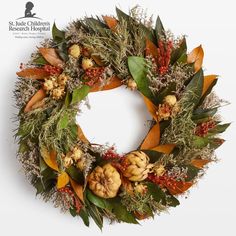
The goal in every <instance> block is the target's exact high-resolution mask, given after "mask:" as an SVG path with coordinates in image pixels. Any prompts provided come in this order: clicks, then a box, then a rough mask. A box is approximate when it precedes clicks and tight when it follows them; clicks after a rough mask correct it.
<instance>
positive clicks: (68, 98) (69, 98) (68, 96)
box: [65, 91, 72, 107]
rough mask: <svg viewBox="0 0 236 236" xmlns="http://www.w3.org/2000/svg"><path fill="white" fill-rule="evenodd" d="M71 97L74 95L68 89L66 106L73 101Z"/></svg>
mask: <svg viewBox="0 0 236 236" xmlns="http://www.w3.org/2000/svg"><path fill="white" fill-rule="evenodd" d="M71 99H72V96H71V94H70V92H69V91H67V93H66V98H65V106H66V107H69V105H70V103H71Z"/></svg>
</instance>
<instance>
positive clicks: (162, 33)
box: [155, 16, 166, 42]
mask: <svg viewBox="0 0 236 236" xmlns="http://www.w3.org/2000/svg"><path fill="white" fill-rule="evenodd" d="M155 31H156V38H157V42H158V40H160V38H161V37H163V38H166V35H165V29H164V27H163V24H162V22H161V19H160V17H159V16H158V17H157V20H156V27H155Z"/></svg>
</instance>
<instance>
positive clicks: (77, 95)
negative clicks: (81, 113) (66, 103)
mask: <svg viewBox="0 0 236 236" xmlns="http://www.w3.org/2000/svg"><path fill="white" fill-rule="evenodd" d="M89 90H90V87H89V86H87V85H83V86H82V87H81V88H77V89H75V90H74V91H73V94H72V101H71V104H76V103H79V102H80V101H82V100H83V99H84V98H85V97H86V96H87V95H88V93H89Z"/></svg>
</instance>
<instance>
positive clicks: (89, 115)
mask: <svg viewBox="0 0 236 236" xmlns="http://www.w3.org/2000/svg"><path fill="white" fill-rule="evenodd" d="M88 101H89V105H90V108H88V106H86V104H85V103H83V105H82V106H81V107H80V109H79V113H78V115H77V122H78V124H79V125H80V127H81V128H82V130H83V132H84V134H85V136H86V137H87V139H88V140H89V141H90V142H91V143H95V144H101V145H106V144H107V145H109V146H112V145H114V146H115V147H116V148H117V152H118V153H120V154H122V153H127V152H130V151H132V150H136V149H137V148H138V146H139V145H140V143H141V142H142V140H143V139H144V138H145V136H146V134H147V133H148V131H149V128H150V125H149V122H148V121H149V120H151V119H152V118H151V116H150V114H149V113H148V110H147V108H146V106H145V104H144V101H143V99H142V97H141V96H140V94H138V93H137V92H134V91H130V90H129V89H127V88H125V87H123V86H122V87H120V88H116V89H113V90H109V91H101V92H95V93H89V95H88Z"/></svg>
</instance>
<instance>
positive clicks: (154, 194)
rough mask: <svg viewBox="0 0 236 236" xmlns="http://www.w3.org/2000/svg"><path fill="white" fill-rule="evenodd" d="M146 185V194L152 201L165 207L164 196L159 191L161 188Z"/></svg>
mask: <svg viewBox="0 0 236 236" xmlns="http://www.w3.org/2000/svg"><path fill="white" fill-rule="evenodd" d="M146 185H147V188H148V193H149V194H150V195H152V197H153V199H154V200H155V201H156V202H158V203H161V204H162V205H166V194H165V193H164V192H163V191H162V190H161V188H159V186H158V185H156V184H153V183H147V184H146Z"/></svg>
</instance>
